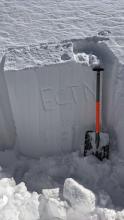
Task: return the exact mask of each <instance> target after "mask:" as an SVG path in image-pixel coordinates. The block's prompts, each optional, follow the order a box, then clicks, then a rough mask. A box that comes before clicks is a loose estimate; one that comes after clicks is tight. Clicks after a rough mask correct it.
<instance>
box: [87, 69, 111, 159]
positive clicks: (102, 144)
mask: <svg viewBox="0 0 124 220" xmlns="http://www.w3.org/2000/svg"><path fill="white" fill-rule="evenodd" d="M93 71H96V73H97V76H96V131H95V132H94V131H86V133H85V143H84V152H83V154H84V157H86V156H88V155H90V154H93V155H95V156H96V157H97V158H98V159H99V160H101V161H102V160H103V159H104V158H106V159H109V135H108V134H107V133H105V132H101V131H100V129H101V128H100V104H101V103H100V73H101V71H104V69H103V68H102V67H100V66H98V65H97V66H95V67H93Z"/></svg>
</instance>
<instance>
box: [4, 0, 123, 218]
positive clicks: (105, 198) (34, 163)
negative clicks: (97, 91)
mask: <svg viewBox="0 0 124 220" xmlns="http://www.w3.org/2000/svg"><path fill="white" fill-rule="evenodd" d="M76 39H77V40H76ZM51 42H52V43H51ZM95 48H96V49H95ZM94 53H95V54H94ZM4 54H6V60H5V65H4V58H3V60H2V63H1V68H0V103H1V106H0V149H1V151H0V165H1V169H0V220H2V219H5V220H59V219H63V220H103V219H104V220H108V219H109V220H123V219H124V146H123V141H124V137H123V136H124V135H123V132H124V119H123V112H124V68H123V63H124V61H123V60H124V1H123V0H117V1H116V0H113V1H112V0H111V1H110V0H102V1H98V0H92V1H86V0H76V1H75V0H63V1H61V0H46V1H43V0H38V1H33V0H29V1H23V0H22V1H19V0H8V1H7V0H1V1H0V57H1V59H2V57H3V55H4ZM99 56H100V58H104V59H102V62H103V63H104V64H105V68H106V75H107V74H109V75H108V76H109V80H110V81H109V82H110V84H109V83H107V77H105V79H104V89H105V90H104V91H105V93H104V94H103V100H106V99H107V98H108V97H110V99H109V98H108V99H107V101H106V102H105V103H106V104H108V103H109V101H110V103H109V107H108V108H106V107H105V109H104V110H105V111H104V112H103V118H104V119H105V125H104V127H105V128H106V125H107V122H108V121H109V123H110V125H111V126H110V125H109V123H108V127H109V129H110V135H111V138H112V145H111V156H110V160H108V161H107V160H104V161H103V162H100V161H98V160H97V159H96V158H94V157H93V156H89V157H87V158H80V157H79V156H78V152H71V151H70V152H66V153H63V154H61V155H60V156H59V153H58V155H56V156H49V155H46V156H44V155H43V156H41V155H42V154H43V152H41V151H40V150H39V145H37V143H36V142H35V143H32V146H33V144H36V145H37V146H36V147H37V152H36V154H35V152H34V151H35V149H33V148H30V145H29V143H30V142H28V140H29V139H28V135H27V133H26V132H27V131H26V128H28V126H27V124H23V123H24V121H25V123H27V121H26V118H24V119H23V120H22V118H21V117H20V118H19V117H18V114H19V116H20V114H21V113H22V114H23V111H22V112H21V107H22V106H23V99H22V100H21V98H20V99H19V100H18V102H16V101H17V99H18V97H20V96H19V95H20V94H21V92H22V91H21V87H19V86H18V85H19V83H18V82H19V80H20V79H22V84H21V85H24V86H23V87H22V88H23V90H24V92H25V91H26V86H25V85H26V84H24V82H25V81H24V80H28V79H30V78H31V81H30V83H31V84H30V83H29V84H30V86H31V85H33V84H32V82H33V81H34V82H36V78H35V77H34V72H35V68H36V67H38V68H39V69H38V71H41V69H40V68H42V67H41V66H44V65H48V64H52V63H54V64H55V63H64V64H63V65H64V68H65V69H66V66H67V69H69V71H70V72H71V71H72V72H73V69H74V68H77V65H78V64H77V65H76V64H73V62H74V61H76V62H78V63H80V64H79V66H80V65H81V66H80V67H79V69H78V71H77V75H78V72H80V68H83V69H81V70H83V71H84V72H86V74H89V73H90V67H89V66H90V65H91V64H92V63H94V62H97V57H98V58H99ZM68 60H70V64H68V63H67V61H68ZM71 62H72V63H71ZM82 63H83V64H84V65H83V66H82ZM39 66H40V67H39ZM29 67H30V68H32V69H29ZM72 67H73V68H72ZM25 68H28V70H25ZM54 68H55V70H56V66H55V67H53V70H52V71H53V72H54ZM57 68H60V69H61V68H63V67H61V65H59V67H57ZM48 69H49V68H48ZM48 69H46V70H45V67H44V71H46V72H47V71H48ZM23 70H24V71H23ZM26 71H27V72H26ZM28 71H29V72H28ZM38 71H37V73H38V74H39V72H38ZM63 71H64V70H63ZM53 72H52V74H55V75H54V76H55V78H57V77H56V73H53ZM55 72H56V71H55ZM25 73H27V74H28V75H26V76H25V75H24V74H25ZM14 74H15V75H14ZM69 74H70V73H69ZM20 75H23V76H20ZM52 76H53V75H52ZM52 76H51V78H50V79H51V80H52ZM68 76H71V75H68ZM78 77H79V78H78V80H80V79H82V78H80V74H79V76H78ZM39 79H40V78H38V79H37V80H39ZM92 80H93V78H92ZM63 81H64V79H63ZM26 82H27V81H26ZM56 82H58V81H56ZM90 82H92V83H93V82H94V81H89V83H90ZM36 85H37V84H36ZM50 85H51V84H50ZM60 85H61V83H60ZM92 85H94V83H93V84H92ZM105 85H106V86H105ZM108 85H109V86H110V87H109V90H108ZM88 88H89V89H90V88H91V87H88ZM32 90H33V88H32ZM15 91H16V92H15ZM113 91H115V93H114V97H113ZM108 92H109V93H108ZM36 93H37V91H36ZM13 94H16V95H15V96H14V98H13ZM108 94H109V96H108ZM29 95H30V94H29ZM28 97H30V96H28ZM34 97H35V96H34ZM36 97H37V96H36ZM23 98H25V93H24V96H23ZM86 98H88V99H89V98H90V97H89V96H86ZM91 101H92V98H91ZM31 102H32V100H30V102H28V103H27V106H29V107H30V105H31V104H30V103H31ZM37 102H38V100H37V99H36V103H37ZM15 103H16V104H17V106H16V104H15ZM92 103H93V102H92ZM31 106H33V105H31ZM110 106H111V108H110ZM19 108H20V110H19ZM22 109H23V108H22ZM89 109H90V107H89ZM110 109H112V111H110ZM33 110H34V109H33ZM36 110H37V108H36ZM73 111H75V110H73ZM88 111H89V113H90V112H92V106H91V110H88ZM30 114H33V113H32V112H31V110H30ZM30 114H29V115H30ZM57 114H58V112H57ZM57 114H56V118H57V117H58V115H57ZM87 114H88V113H87ZM106 114H107V118H106ZM35 115H37V113H35ZM78 115H79V119H80V116H81V115H80V114H79V112H78ZM74 116H75V115H74ZM87 116H88V115H87ZM87 116H86V118H87ZM110 116H111V117H110ZM37 117H38V119H39V115H37ZM71 117H72V116H71ZM83 117H85V115H84V116H83ZM27 118H28V114H27ZM29 118H30V119H31V117H29ZM93 118H94V115H91V116H90V117H89V121H90V120H92V119H93ZM79 119H78V122H79ZM89 121H88V123H89ZM56 122H57V119H56ZM74 122H75V121H74ZM85 122H86V121H85V120H84V124H85ZM64 123H65V122H64ZM69 123H70V121H69ZM76 123H77V121H76ZM32 124H34V130H35V124H37V123H35V120H34V121H33V118H32V121H31V124H30V127H33V126H32ZM20 125H21V126H20ZM25 125H26V126H27V127H26V126H25ZM48 125H49V124H48ZM62 125H63V124H62ZM64 125H66V123H65V124H64ZM69 125H70V124H69ZM88 125H89V124H88ZM67 126H68V122H67ZM71 126H72V124H71ZM76 126H77V124H76ZM46 128H47V126H46V127H45V129H46ZM88 128H89V127H88ZM57 129H58V127H56V131H57ZM64 129H65V130H64V132H65V131H66V129H67V131H68V129H69V128H68V127H67V128H66V127H64ZM34 130H31V132H32V131H33V132H34ZM48 130H49V131H48V136H50V135H51V134H52V135H54V136H55V132H54V131H53V133H50V132H51V131H50V130H51V127H50V128H49V126H48ZM77 130H78V129H77ZM25 131H26V132H25ZM37 131H39V130H37V129H36V132H34V133H31V134H34V136H32V140H35V138H36V139H37V138H39V136H35V134H36V133H37ZM76 132H77V131H76ZM78 132H79V131H78ZM29 134H30V133H29ZM114 134H115V135H114ZM26 136H27V139H26ZM30 136H31V135H29V137H30ZM17 137H18V142H17V143H16V147H15V148H14V149H10V148H13V147H14V143H15V142H16V141H17V140H16V139H17ZM21 137H25V139H23V138H22V139H23V140H21ZM49 138H51V137H49ZM65 139H66V138H65ZM77 139H78V138H77ZM50 140H51V139H50ZM63 140H64V139H63ZM70 140H71V135H70V136H69V140H67V143H70V142H69V141H70ZM21 141H22V142H21ZM58 141H59V139H58ZM20 142H21V144H20V148H19V150H18V149H17V147H18V146H19V145H18V144H19V143H20ZM26 142H27V143H28V144H27V146H26ZM31 142H32V141H31ZM39 142H40V139H39ZM39 142H38V143H39ZM49 142H50V141H49ZM49 142H48V144H47V145H46V146H47V147H48V148H47V153H48V151H51V149H50V144H49ZM79 142H80V141H79ZM44 143H45V141H44ZM54 143H56V141H55V142H54V141H53V143H52V146H53V144H54ZM57 143H58V142H57ZM64 143H66V140H65V142H64ZM76 143H78V140H77V141H76ZM23 144H24V145H23ZM69 146H70V145H69ZM26 147H27V148H26ZM65 147H66V146H65ZM78 147H79V146H74V148H76V149H77V150H78ZM7 148H9V149H8V150H7ZM2 150H4V151H2ZM38 150H39V151H38ZM54 150H55V151H57V148H55V149H54ZM69 150H70V149H69ZM74 150H75V149H74ZM20 151H21V153H24V154H25V155H28V157H27V156H23V155H22V154H20ZM44 152H45V151H44ZM64 152H65V149H64ZM50 153H51V152H50ZM33 154H35V155H34V156H38V155H39V157H40V159H33V158H31V157H29V155H31V156H33ZM44 154H45V153H44Z"/></svg>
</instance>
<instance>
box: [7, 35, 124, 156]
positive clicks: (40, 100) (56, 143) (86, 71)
mask: <svg viewBox="0 0 124 220" xmlns="http://www.w3.org/2000/svg"><path fill="white" fill-rule="evenodd" d="M82 52H85V53H87V54H94V55H96V56H97V57H98V58H99V59H100V60H101V61H102V63H103V65H104V68H105V71H104V74H103V76H102V78H103V92H102V94H103V98H102V104H103V105H102V106H103V108H102V129H103V131H107V132H109V134H110V139H111V147H113V146H114V145H115V146H116V147H117V146H118V147H119V150H120V151H121V153H122V154H123V155H124V149H123V142H124V135H123V132H124V118H123V105H124V104H123V103H124V102H123V97H124V89H123V88H124V87H123V84H124V77H123V69H124V68H123V65H122V64H120V63H119V61H118V59H117V58H116V56H115V55H114V54H113V53H112V51H111V50H110V49H109V48H108V46H107V45H106V44H105V43H102V42H100V43H99V42H97V41H96V39H95V40H93V39H86V40H78V41H75V42H73V54H75V55H76V54H78V53H82ZM5 76H6V81H7V87H8V91H9V98H10V102H11V107H12V112H13V117H14V121H15V125H16V133H17V138H16V146H17V148H18V150H19V151H20V152H21V153H23V154H25V155H27V156H32V157H40V156H41V155H54V154H61V153H66V152H69V151H73V150H76V149H78V148H79V146H80V143H81V140H84V134H85V131H86V130H89V129H90V130H94V129H95V87H96V86H95V83H96V82H95V81H96V75H95V73H94V72H93V71H92V70H91V67H90V66H87V65H85V64H79V63H76V62H75V61H74V60H73V59H70V60H69V61H66V60H65V62H64V63H60V62H59V63H57V64H50V65H45V66H42V67H32V68H25V69H22V70H8V71H5Z"/></svg>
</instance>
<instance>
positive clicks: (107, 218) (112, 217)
mask: <svg viewBox="0 0 124 220" xmlns="http://www.w3.org/2000/svg"><path fill="white" fill-rule="evenodd" d="M97 213H98V216H99V217H100V219H104V220H116V212H115V211H114V210H113V209H106V208H105V209H103V208H98V209H97ZM118 220H122V219H118Z"/></svg>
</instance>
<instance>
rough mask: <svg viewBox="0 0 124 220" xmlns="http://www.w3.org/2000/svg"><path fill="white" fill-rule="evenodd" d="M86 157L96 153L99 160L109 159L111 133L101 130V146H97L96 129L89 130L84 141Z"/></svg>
mask: <svg viewBox="0 0 124 220" xmlns="http://www.w3.org/2000/svg"><path fill="white" fill-rule="evenodd" d="M84 145H85V146H84V157H86V156H88V155H91V154H92V155H95V156H96V157H97V158H98V159H99V160H101V161H102V160H103V159H105V158H106V159H109V135H108V134H107V133H104V132H100V141H99V147H98V149H97V148H96V133H95V132H94V131H87V132H86V134H85V143H84Z"/></svg>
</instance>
